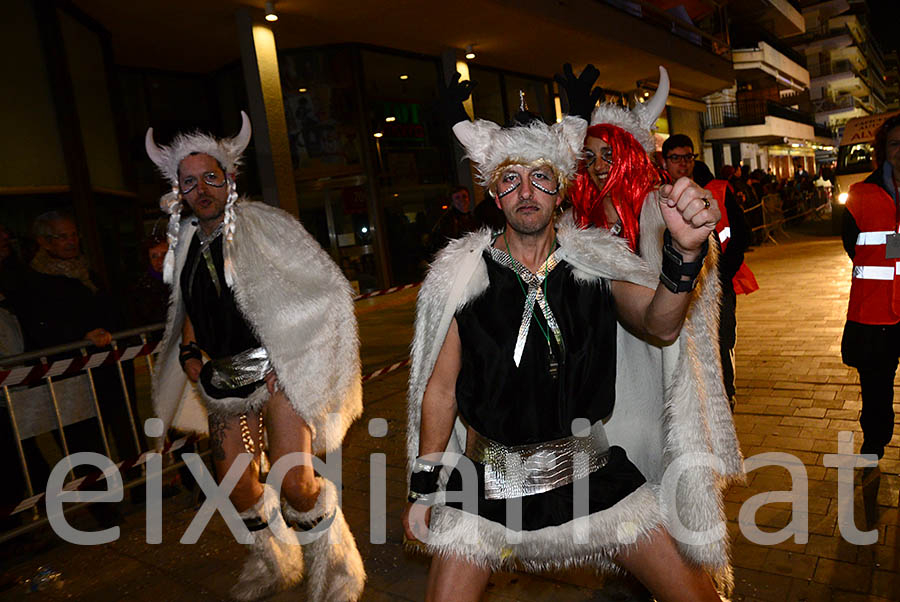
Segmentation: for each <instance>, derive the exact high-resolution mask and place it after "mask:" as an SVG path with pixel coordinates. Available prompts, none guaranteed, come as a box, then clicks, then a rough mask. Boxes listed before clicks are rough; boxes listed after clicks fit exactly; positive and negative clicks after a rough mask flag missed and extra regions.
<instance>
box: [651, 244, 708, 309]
mask: <svg viewBox="0 0 900 602" xmlns="http://www.w3.org/2000/svg"><path fill="white" fill-rule="evenodd" d="M708 251H709V240H708V239H707V240H705V241H704V242H703V246H702V247H700V254H699V255H698V256H697V259H695V260H694V261H691V262H686V261H684V256H683V255H682V254H681V253H679V252H678V251H676V250H675V247H674V246H673V245H672V233H671V232H669V230H668V229H666V231H665V233H664V234H663V261H662V272H661V273H660V275H659V280H660V282H662V283H663V285H664V286H665V287H666V288H667V289H669V290H670V291H672V292H673V293H676V294H677V293H689V292H691V291H692V290H694V287H695V286H697V276H698V275H699V274H700V270H702V269H703V260H704V259H705V258H706V253H707V252H708ZM684 276H687V277H688V279H687V280H683V279H682V278H683V277H684Z"/></svg>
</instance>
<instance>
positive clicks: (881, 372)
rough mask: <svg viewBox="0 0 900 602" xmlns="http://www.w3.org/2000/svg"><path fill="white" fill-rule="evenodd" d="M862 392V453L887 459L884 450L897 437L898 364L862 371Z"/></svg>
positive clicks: (894, 362) (860, 375)
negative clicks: (895, 399)
mask: <svg viewBox="0 0 900 602" xmlns="http://www.w3.org/2000/svg"><path fill="white" fill-rule="evenodd" d="M858 371H859V388H860V390H861V392H862V412H861V413H860V417H859V426H860V427H862V432H863V444H862V448H861V449H860V453H864V454H875V455H877V456H878V457H879V458H880V457H881V456H882V455H884V446H885V445H887V444H888V443H889V442H890V440H891V437H892V436H893V435H894V376H895V375H896V373H897V360H896V359H895V360H894V361H893V363H889V364H887V365H884V366H878V367H876V368H871V369H865V370H863V369H859V370H858Z"/></svg>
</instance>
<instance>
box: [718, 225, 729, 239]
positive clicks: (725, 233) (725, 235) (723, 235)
mask: <svg viewBox="0 0 900 602" xmlns="http://www.w3.org/2000/svg"><path fill="white" fill-rule="evenodd" d="M729 238H731V227H730V226H726V227H724V228H722V231H721V232H719V242H725V241H726V240H728V239H729Z"/></svg>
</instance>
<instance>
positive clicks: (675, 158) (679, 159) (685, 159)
mask: <svg viewBox="0 0 900 602" xmlns="http://www.w3.org/2000/svg"><path fill="white" fill-rule="evenodd" d="M696 158H697V153H689V154H686V155H669V156H668V157H666V161H671V162H673V163H689V162H691V161H693V160H694V159H696Z"/></svg>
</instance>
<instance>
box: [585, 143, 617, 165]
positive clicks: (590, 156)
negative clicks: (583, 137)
mask: <svg viewBox="0 0 900 602" xmlns="http://www.w3.org/2000/svg"><path fill="white" fill-rule="evenodd" d="M582 156H583V157H584V164H585V165H587V166H588V167H590V166H591V165H593V164H594V162H595V161H596V160H597V155H596V154H595V153H594V151H592V150H591V149H589V148H586V149H584V150H583V151H582ZM600 158H601V159H603V161H605V162H606V163H608V164H609V165H612V164H613V153H612V149H611V148H609V147H607V148H604V149H603V150H602V151H600Z"/></svg>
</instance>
